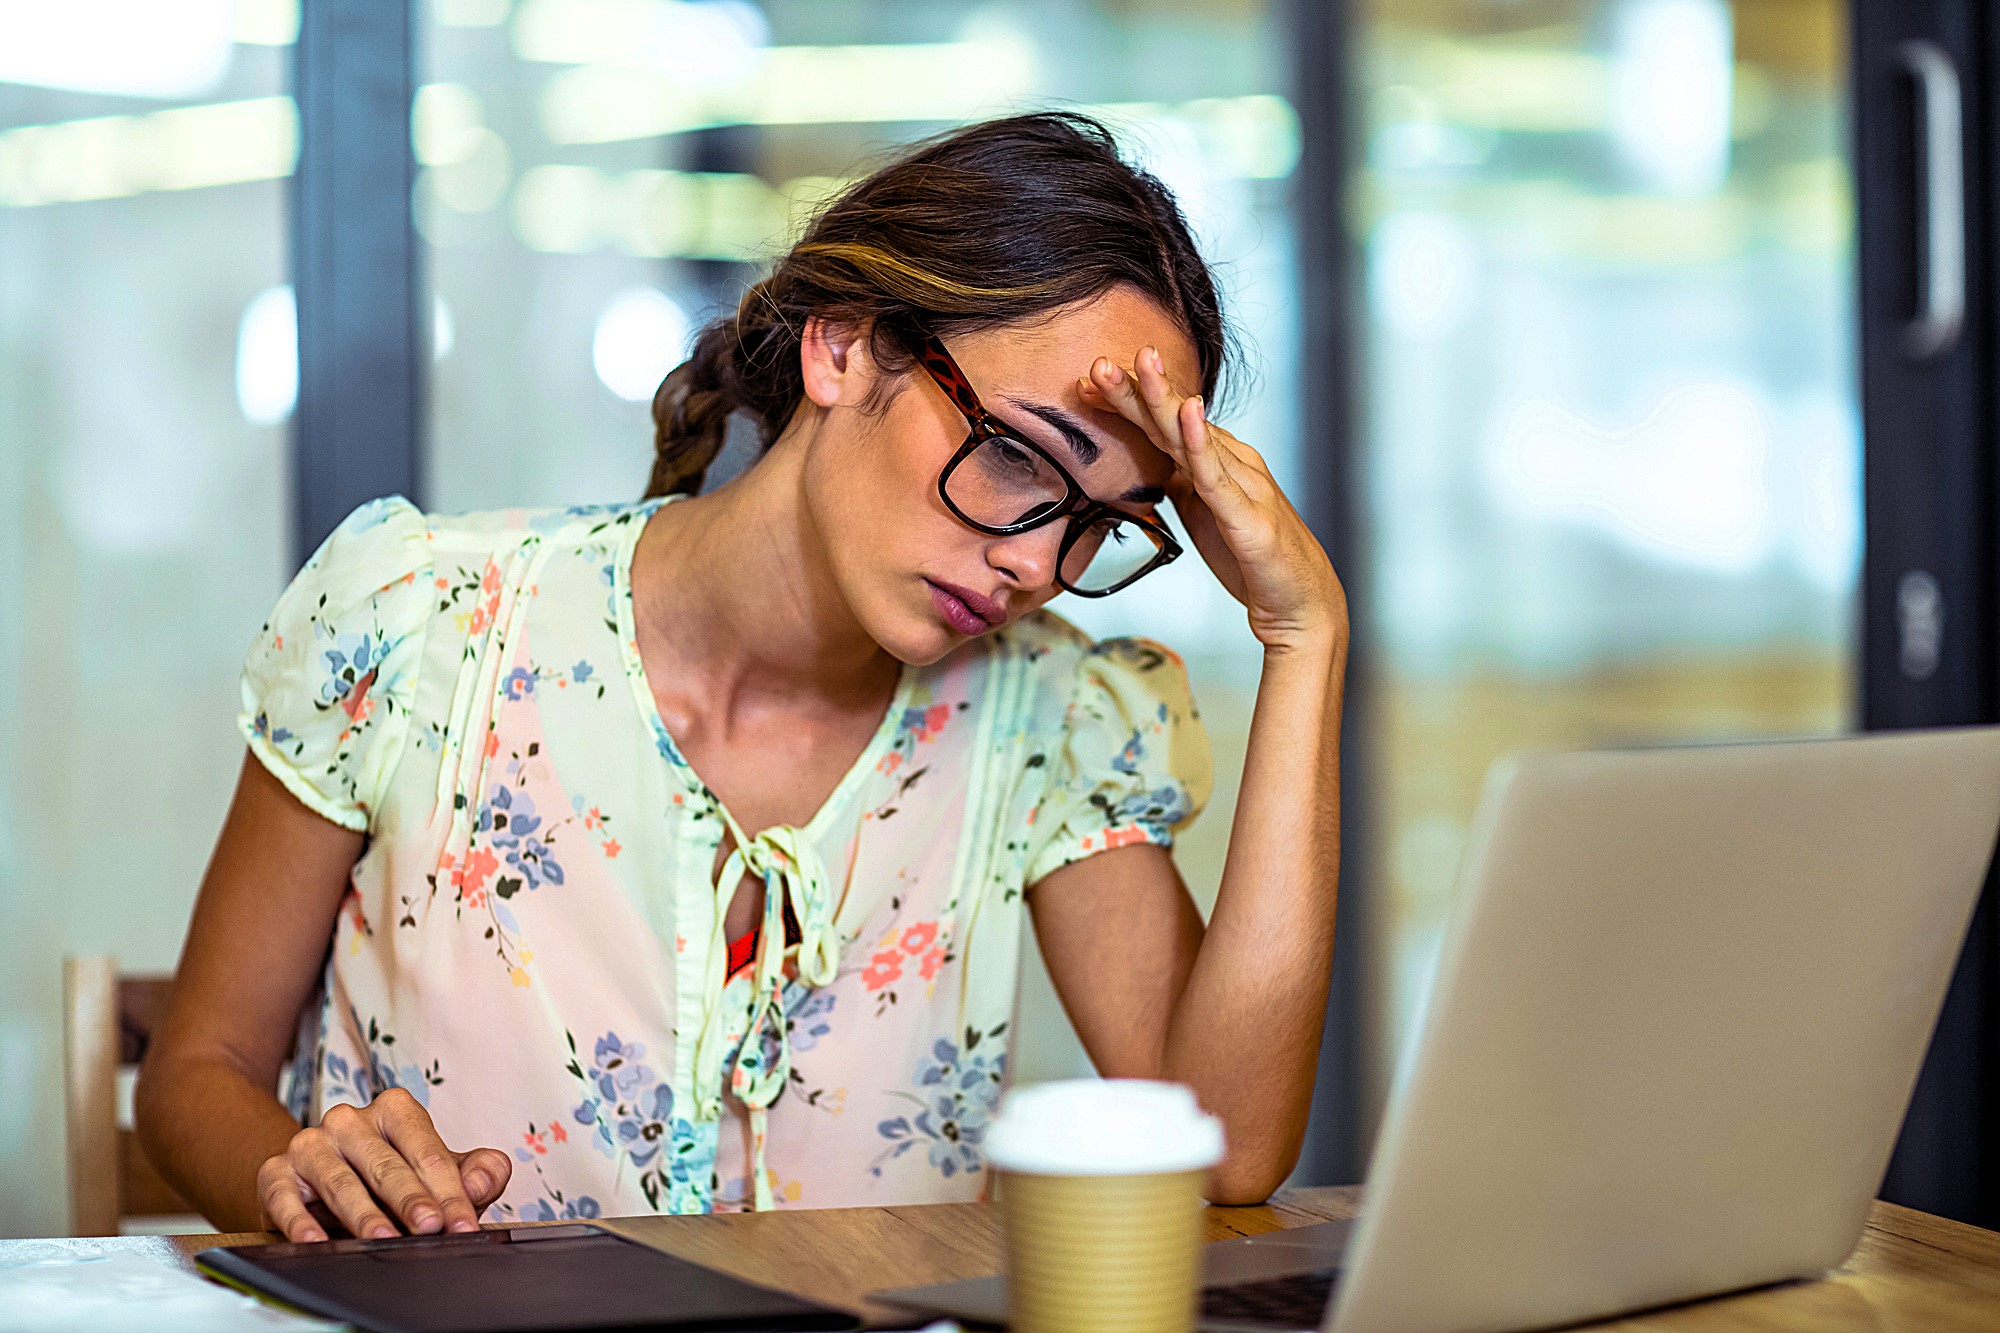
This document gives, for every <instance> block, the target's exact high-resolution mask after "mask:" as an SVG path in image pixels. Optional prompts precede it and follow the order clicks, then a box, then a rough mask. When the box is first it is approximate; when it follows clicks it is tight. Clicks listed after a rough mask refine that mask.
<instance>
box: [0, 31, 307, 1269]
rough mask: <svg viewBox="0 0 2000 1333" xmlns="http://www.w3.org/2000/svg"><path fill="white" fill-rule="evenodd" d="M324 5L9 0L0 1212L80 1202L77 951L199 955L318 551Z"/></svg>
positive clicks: (3, 250)
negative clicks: (315, 52)
mask: <svg viewBox="0 0 2000 1333" xmlns="http://www.w3.org/2000/svg"><path fill="white" fill-rule="evenodd" d="M296 24H297V16H296V10H295V8H288V7H287V6H285V5H282V4H271V3H244V4H233V3H230V2H229V0H65V3H62V4H56V5H11V6H0V515H4V519H0V669H4V672H5V679H6V681H7V685H8V687H7V689H6V691H5V695H4V698H0V806H4V808H5V809H6V810H7V812H8V813H7V818H6V819H5V820H4V821H0V864H4V866H5V871H4V873H0V1088H5V1089H7V1095H6V1096H5V1097H0V1143H5V1144H7V1145H9V1148H8V1151H7V1152H5V1153H0V1235H50V1234H60V1233H61V1232H63V1231H64V1230H65V1229H66V1228H67V1225H68V1223H67V1218H66V1216H65V1212H64V1201H65V1199H66V1198H67V1183H66V1181H65V1178H64V1175H63V1166H62V1162H63V1148H62V1077H61V1069H62V1064H61V1032H62V1026H61V1010H60V1006H59V997H60V991H61V959H62V957H63V955H64V954H65V953H67V952H81V953H96V952H103V953H111V954H115V955H116V956H117V958H118V961H119V963H120V965H121V966H122V967H123V968H125V969H126V970H130V971H147V970H160V971H164V970H168V969H171V968H172V966H173V964H174V960H175V958H176V956H177V955H178V953H179V950H180V942H181V938H182V933H183V931H184V929H185V925H186V922H187V916H188V911H189V908H190V906H191V905H192V903H193V901H194V894H195V889H196V887H197V885H198V883H199V881H200V878H201V873H202V868H203V866H204V864H205V863H206V861H207V858H208V853H209V850H210V848H211V847H212V846H213V844H214V839H215V834H216V830H217V829H218V828H219V827H220V825H221V822H222V815H223V811H224V808H225V806H226V805H227V802H228V799H229V793H230V790H231V787H232V785H233V782H234V779H235V773H236V768H237V765H238V763H239V762H240V760H241V756H242V754H243V745H242V742H241V740H240V739H239V738H238V737H237V735H236V730H235V726H234V719H235V714H236V706H237V703H236V679H237V673H238V671H239V669H240V667H241V665H242V660H243V654H244V652H245V650H246V649H247V648H248V646H249V643H250V638H251V635H252V634H254V633H255V631H256V629H257V626H258V624H259V623H261V621H262V619H263V617H264V615H265V613H266V612H267V611H268V610H269V609H270V606H271V603H272V602H273V600H274V599H275V598H276V597H277V594H278V591H279V589H280V588H281V587H282V585H283V580H284V576H285V572H286V568H287V562H288V550H287V543H288V540H289V538H288V536H287V527H288V525H287V522H286V499H285V485H286V483H285V468H284V459H285V438H284V435H285V426H284V422H285V418H286V417H287V415H288V414H289V412H290V407H291V398H292V394H293V393H294V391H295V386H296V375H297V371H296V362H295V357H294V353H293V340H294V336H295V335H294V333H293V330H292V320H291V315H290V307H289V294H288V291H287V289H286V288H285V286H284V283H285V281H286V279H285V211H284V210H285V205H284V198H283V192H284V184H283V178H284V177H286V176H288V175H289V174H290V172H291V169H292V161H293V157H294V154H295V151H296V149H295V145H296V122H295V118H294V116H293V113H292V105H291V101H290V99H289V97H287V96H286V95H285V90H286V87H287V83H288V71H287V66H288V61H289V50H288V49H287V45H286V44H288V43H289V42H290V41H291V38H292V32H293V30H294V29H295V28H296Z"/></svg>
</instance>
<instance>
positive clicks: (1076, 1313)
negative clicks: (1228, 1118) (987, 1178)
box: [986, 1079, 1222, 1333]
mask: <svg viewBox="0 0 2000 1333" xmlns="http://www.w3.org/2000/svg"><path fill="white" fill-rule="evenodd" d="M986 1155H987V1158H988V1160H989V1161H991V1162H992V1163H993V1165H994V1166H995V1167H996V1168H997V1169H998V1170H999V1172H1000V1207H1001V1214H1002V1218H1003V1220H1004V1223H1005V1227H1006V1252H1007V1293H1008V1297H1007V1298H1008V1312H1009V1320H1010V1324H1011V1326H1012V1327H1013V1329H1014V1330H1015V1331H1016V1333H1188V1330H1190V1329H1192V1328H1193V1326H1194V1316H1195V1305H1196V1300H1197V1296H1198V1292H1199V1290H1200V1285H1201V1231H1202V1227H1201V1220H1202V1206H1203V1205H1202V1192H1203V1189H1204V1187H1205V1186H1206V1184H1207V1182H1208V1168H1209V1167H1211V1166H1213V1165H1215V1163H1216V1162H1218V1161H1220V1160H1221V1159H1222V1126H1221V1124H1220V1122H1218V1121H1217V1120H1216V1119H1215V1118H1214V1117H1212V1116H1208V1115H1204V1114H1203V1113H1202V1111H1201V1109H1200V1107H1199V1106H1197V1105H1196V1104H1195V1100H1194V1094H1193V1093H1191V1092H1189V1091H1188V1090H1187V1089H1186V1088H1184V1087H1182V1086H1180V1085H1179V1084H1174V1083H1152V1082H1147V1081H1143V1080H1138V1079H1108V1080H1097V1079H1078V1080H1073V1081H1069V1082H1063V1083H1045V1084H1041V1085H1039V1086H1037V1087H1032V1088H1026V1089H1023V1090H1021V1091H1018V1092H1015V1093H1012V1094H1010V1095H1009V1096H1008V1098H1007V1101H1006V1103H1005V1105H1003V1106H1002V1108H1001V1112H1000V1117H999V1119H998V1120H996V1121H995V1122H994V1124H993V1127H992V1129H991V1130H989V1131H988V1135H987V1140H986Z"/></svg>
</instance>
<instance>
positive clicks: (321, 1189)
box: [288, 1108, 396, 1240]
mask: <svg viewBox="0 0 2000 1333" xmlns="http://www.w3.org/2000/svg"><path fill="white" fill-rule="evenodd" d="M336 1109H338V1108H336ZM357 1114H358V1113H357ZM302 1140H303V1142H302ZM288 1155H289V1156H290V1157H291V1159H292V1165H293V1169H294V1170H296V1171H297V1172H298V1173H299V1175H300V1176H302V1177H304V1179H305V1182H306V1183H307V1184H308V1185H310V1186H311V1187H312V1190H313V1193H315V1194H317V1195H318V1196H319V1199H320V1202H321V1203H322V1204H324V1205H325V1206H326V1208H327V1209H328V1210H329V1211H330V1212H332V1214H333V1216H334V1218H335V1220H336V1221H338V1222H339V1223H340V1225H342V1226H344V1227H346V1228H347V1229H348V1231H350V1232H352V1233H353V1234H354V1235H356V1236H360V1237H362V1238H363V1239H364V1240H387V1239H388V1238H389V1237H391V1236H393V1235H395V1234H396V1224H395V1223H394V1222H391V1221H390V1220H389V1215H388V1214H387V1213H385V1212H383V1211H382V1208H381V1205H380V1204H378V1203H377V1202H376V1199H375V1196H374V1195H373V1194H370V1193H369V1192H368V1187H367V1186H366V1185H364V1184H362V1183H361V1177H360V1176H358V1175H356V1174H355V1173H354V1169H353V1168H352V1167H350V1166H349V1165H348V1164H347V1159H346V1158H344V1157H343V1156H341V1152H340V1149H339V1148H338V1147H337V1146H336V1145H335V1143H334V1139H333V1136H332V1135H331V1134H329V1133H328V1132H327V1131H326V1130H325V1129H324V1128H320V1129H302V1130H300V1131H299V1134H298V1137H296V1138H294V1139H293V1140H292V1150H291V1152H290V1153H289V1154H288Z"/></svg>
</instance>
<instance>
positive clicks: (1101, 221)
mask: <svg viewBox="0 0 2000 1333" xmlns="http://www.w3.org/2000/svg"><path fill="white" fill-rule="evenodd" d="M1121 283H1123V284H1128V285H1130V286H1132V287H1134V288H1136V289H1138V290H1139V291H1140V292H1141V293H1142V294H1144V295H1145V296H1147V297H1149V298H1151V299H1152V300H1153V301H1154V302H1155V303H1157V304H1158V305H1159V306H1160V308H1161V309H1162V310H1164V311H1165V312H1166V313H1167V314H1168V315H1169V316H1170V317H1171V318H1172V319H1174V320H1175V322H1177V323H1178V324H1179V325H1180V326H1181V329H1182V330H1183V331H1184V332H1185V333H1186V334H1187V336H1188V338H1189V340H1190V341H1191V342H1193V343H1194V347H1195V352H1196V355H1197V356H1199V357H1200V360H1201V393H1202V395H1203V397H1204V398H1206V399H1209V400H1211V401H1212V400H1213V399H1214V397H1215V390H1216V385H1217V381H1218V380H1219V378H1220V376H1221V372H1222V367H1223V363H1224V361H1225V359H1226V358H1227V355H1228V343H1229V336H1228V333H1227V330H1226V329H1225V327H1224V325H1223V319H1222V310H1221V304H1220V302H1219V301H1218V300H1217V298H1216V293H1215V283H1214V281H1213V279H1212V278H1211V277H1210V275H1209V271H1208V266H1207V264H1205V263H1204V262H1203V261H1202V258H1201V255H1200V254H1199V253H1198V252H1197V251H1196V249H1195V244H1194V238H1193V237H1192V236H1191V235H1189V233H1188V227H1187V221H1186V219H1185V218H1183V217H1182V216H1181V211H1180V207H1179V205H1177V204H1176V203H1175V202H1174V198H1173V196H1172V195H1171V194H1170V193H1168V191H1167V188H1166V187H1165V186H1164V185H1162V184H1160V182H1159V181H1158V180H1156V179H1155V178H1154V177H1152V176H1151V175H1149V174H1148V173H1146V172H1145V171H1142V170H1140V169H1139V168H1137V167H1134V166H1132V165H1130V164H1129V163H1127V162H1126V161H1125V160H1124V159H1123V158H1121V157H1120V156H1119V154H1118V146H1117V143H1116V142H1115V141H1114V140H1113V139H1112V137H1111V133H1110V131H1108V130H1107V129H1105V128H1104V126H1103V125H1101V124H1099V123H1098V122H1097V121H1095V120H1093V119H1091V118H1090V117H1088V116H1083V115H1077V114H1074V113H1068V112H1042V113H1038V114H1035V115H1027V116H1013V117H1010V118H1008V119H1005V120H994V121H987V122H985V123H982V124H978V125H972V126H968V127H967V128H965V129H961V130H957V131H954V132H953V133H950V134H946V135H942V136H940V137H938V138H936V139H932V140H929V141H928V142H925V143H922V144H919V145H918V146H917V147H915V148H914V149H912V150H911V151H909V152H908V153H906V154H904V155H903V156H901V157H899V158H898V159H896V160H895V161H893V162H891V163H890V164H889V165H888V166H885V167H883V168H882V169H881V170H879V171H877V172H875V174H873V175H872V176H869V177H867V178H866V179H864V180H862V181H860V182H858V183H857V184H855V185H854V186H853V187H852V188H850V189H849V190H848V191H847V192H846V193H845V194H843V195H841V196H840V197H839V198H838V199H836V200H834V202H833V203H832V204H830V205H829V206H828V207H827V208H826V210H825V211H824V212H823V213H821V214H820V215H819V217H818V218H817V219H816V220H815V221H814V222H813V223H812V225H811V227H810V228H809V229H808V230H807V232H806V234H805V236H804V237H803V238H802V239H800V241H799V242H798V244H796V245H794V246H793V247H792V249H791V251H790V253H788V254H786V255H785V256H784V257H783V258H781V259H779V260H778V261H777V264H776V266H775V267H774V268H773V269H772V270H771V274H770V276H769V277H767V278H765V279H764V280H763V281H762V282H759V283H758V284H757V285H756V286H754V287H752V288H751V289H750V290H749V291H748V292H746V293H745V294H744V297H743V300H742V303H741V304H740V305H739V306H738V307H737V309H736V313H735V314H734V315H730V316H725V317H724V318H722V319H719V320H717V321H715V322H714V323H712V324H710V325H709V326H708V327H707V328H705V329H704V330H703V331H702V333H701V336H700V337H699V338H698V339H697V340H696V342H695V345H694V351H693V354H692V355H691V356H689V358H688V359H687V361H686V362H684V363H683V364H682V365H680V366H679V367H678V368H676V369H675V370H674V371H673V373H672V374H670V375H668V376H667V378H666V380H665V381H664V382H663V383H662V384H661V385H660V388H659V391H658V392H657V393H655V394H654V395H653V423H654V432H653V441H654V448H655V452H656V458H655V461H654V464H653V475H652V480H651V482H650V483H649V484H648V485H647V488H646V494H647V495H649V496H651V495H668V494H672V493H675V492H686V493H689V494H692V493H694V492H695V491H697V490H699V489H700V487H701V480H702V476H703V474H704V473H705V472H706V471H707V470H708V465H709V464H710V463H711V462H713V461H714V459H715V456H716V453H717V452H718V451H719V450H720V449H721V448H722V442H723V436H724V434H725V432H726V431H727V429H728V425H729V419H730V417H731V416H732V415H733V414H734V413H736V412H739V411H741V412H744V413H746V414H747V415H748V416H749V417H750V418H751V419H752V420H753V421H754V422H755V423H756V427H757V432H758V435H759V437H760V440H761V443H762V444H763V445H764V446H765V447H768V446H769V445H770V444H771V442H772V441H773V440H775V439H777V437H778V433H779V432H780V431H782V430H783V429H784V428H785V424H786V422H788V421H789V420H790V419H791V416H792V413H793V411H794V409H795V408H796V407H797V406H798V403H799V400H800V398H801V397H802V396H803V394H804V387H805V386H804V383H803V380H802V377H801V374H800V367H799V344H800V339H801V337H802V335H803V333H804V331H805V323H806V317H807V316H809V315H817V316H820V317H821V318H823V319H827V320H830V321H833V322H835V323H845V324H849V325H851V326H856V327H859V326H861V325H862V324H864V323H866V324H867V325H868V326H869V327H870V328H871V329H872V336H871V340H870V350H871V352H872V353H873V355H874V357H875V360H876V362H877V363H878V364H879V365H881V366H882V367H883V368H884V369H885V370H886V371H888V372H890V373H891V374H897V373H901V372H903V371H905V370H907V369H909V367H910V366H911V364H912V363H913V358H912V357H911V355H910V350H909V341H910V338H911V336H912V335H913V334H914V333H915V331H917V330H919V329H924V330H928V331H930V332H933V333H935V334H937V335H938V336H940V337H944V338H950V337H951V336H953V335H954V334H964V333H972V332H978V331H983V330H987V329H992V328H997V327H999V326H1001V325H1005V324H1011V323H1015V322H1017V321H1021V320H1027V319H1032V318H1035V317H1037V316H1041V315H1047V314H1051V313H1053V312H1054V311H1056V310H1058V309H1060V308H1062V307H1064V306H1068V305H1072V304H1076V303H1079V302H1082V301H1087V300H1090V299H1091V298H1093V297H1096V296H1100V295H1102V294H1103V293H1104V292H1106V291H1107V290H1109V289H1110V288H1112V287H1114V286H1117V285H1119V284H1121Z"/></svg>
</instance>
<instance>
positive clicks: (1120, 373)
mask: <svg viewBox="0 0 2000 1333" xmlns="http://www.w3.org/2000/svg"><path fill="white" fill-rule="evenodd" d="M1078 383H1079V384H1080V385H1082V384H1088V385H1089V386H1090V387H1091V388H1092V389H1093V390H1094V391H1095V393H1096V396H1097V398H1098V399H1100V400H1101V403H1100V405H1101V406H1102V407H1104V408H1106V409H1108V410H1110V411H1113V412H1116V413H1117V414H1118V415H1119V416H1122V417H1124V418H1125V419H1126V420H1127V421H1129V422H1131V423H1132V424H1133V425H1135V426H1137V427H1138V428H1139V429H1140V430H1142V431H1144V432H1145V433H1146V438H1147V439H1148V440H1150V441H1151V442H1152V443H1153V446H1154V447H1155V448H1157V449H1159V450H1160V451H1161V452H1162V453H1164V454H1166V455H1167V457H1169V458H1171V459H1173V460H1174V465H1175V466H1176V467H1186V466H1187V451H1186V450H1185V449H1183V448H1182V447H1181V441H1180V438H1179V436H1178V435H1173V434H1169V433H1167V432H1164V431H1162V430H1161V429H1160V424H1159V422H1158V421H1157V420H1155V419H1154V416H1153V413H1152V411H1151V410H1150V409H1149V408H1147V406H1146V404H1145V403H1144V402H1143V401H1142V400H1141V399H1140V397H1139V385H1138V381H1137V380H1136V379H1135V378H1134V377H1133V375H1132V373H1131V372H1129V371H1127V370H1126V369H1125V368H1124V367H1123V366H1121V365H1119V364H1118V363H1117V362H1116V361H1113V360H1111V359H1110V358H1109V357H1103V356H1100V357H1098V358H1097V360H1096V361H1094V362H1092V363H1091V367H1090V374H1089V375H1088V376H1086V377H1085V378H1084V379H1082V380H1080V381H1078Z"/></svg>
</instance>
